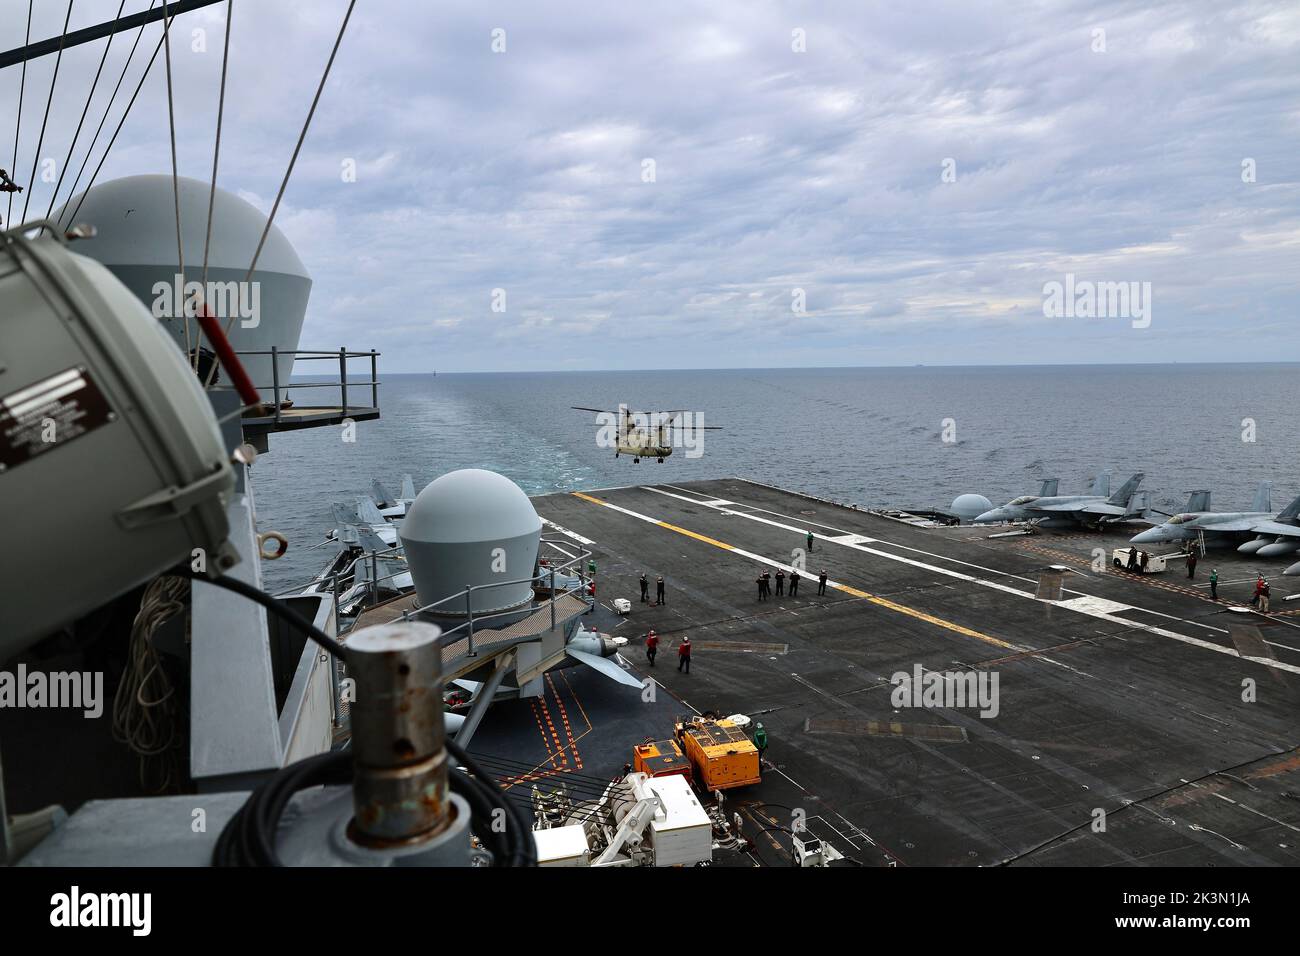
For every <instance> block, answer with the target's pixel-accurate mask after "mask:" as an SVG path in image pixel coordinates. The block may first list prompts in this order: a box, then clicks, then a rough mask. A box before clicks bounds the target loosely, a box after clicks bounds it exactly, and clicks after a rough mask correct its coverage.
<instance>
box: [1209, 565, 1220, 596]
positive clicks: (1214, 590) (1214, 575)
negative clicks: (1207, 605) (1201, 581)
mask: <svg viewBox="0 0 1300 956" xmlns="http://www.w3.org/2000/svg"><path fill="white" fill-rule="evenodd" d="M1218 599H1219V569H1218V568H1211V569H1210V600H1211V601H1217V600H1218Z"/></svg>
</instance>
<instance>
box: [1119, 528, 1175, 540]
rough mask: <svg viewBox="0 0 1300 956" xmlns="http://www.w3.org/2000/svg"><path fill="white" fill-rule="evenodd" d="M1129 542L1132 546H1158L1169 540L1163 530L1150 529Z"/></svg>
mask: <svg viewBox="0 0 1300 956" xmlns="http://www.w3.org/2000/svg"><path fill="white" fill-rule="evenodd" d="M1128 540H1129V543H1130V544H1157V543H1158V542H1161V541H1167V540H1169V539H1168V538H1167V537H1165V531H1164V529H1163V528H1159V527H1156V528H1148V529H1147V530H1146V531H1143V532H1141V533H1139V534H1135V535H1133V537H1131V538H1129V539H1128Z"/></svg>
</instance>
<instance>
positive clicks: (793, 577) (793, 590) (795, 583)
mask: <svg viewBox="0 0 1300 956" xmlns="http://www.w3.org/2000/svg"><path fill="white" fill-rule="evenodd" d="M798 596H799V572H798V571H797V570H795V571H791V572H790V597H798Z"/></svg>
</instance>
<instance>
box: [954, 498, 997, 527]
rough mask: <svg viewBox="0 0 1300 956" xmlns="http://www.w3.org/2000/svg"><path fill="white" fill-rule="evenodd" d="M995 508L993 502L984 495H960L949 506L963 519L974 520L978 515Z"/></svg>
mask: <svg viewBox="0 0 1300 956" xmlns="http://www.w3.org/2000/svg"><path fill="white" fill-rule="evenodd" d="M992 509H993V502H991V501H989V500H988V499H987V498H985V497H984V496H983V495H971V494H966V495H958V496H957V497H956V498H954V499H953V501H952V505H951V506H950V507H949V508H948V510H949V511H950V512H952V513H953V514H955V515H956V516H957V517H958V518H961V520H962V521H973V520H974V519H975V518H976V517H977V516H978V515H982V514H983V513H984V512H986V511H991V510H992Z"/></svg>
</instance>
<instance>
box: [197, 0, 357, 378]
mask: <svg viewBox="0 0 1300 956" xmlns="http://www.w3.org/2000/svg"><path fill="white" fill-rule="evenodd" d="M356 5H357V0H348V9H347V12H346V13H344V14H343V23H342V24H340V26H339V34H338V36H337V37H335V38H334V48H333V49H332V50H330V57H329V60H327V61H326V63H325V70H324V72H323V73H321V78H320V83H318V84H317V85H316V95H315V96H313V97H312V101H311V109H309V110H308V111H307V119H306V120H305V121H304V122H303V124H302V132H300V133H299V134H298V142H297V144H296V145H295V146H294V148H293V155H292V156H290V157H289V166H288V168H287V169H285V171H284V178H283V179H282V180H281V181H280V190H279V192H277V193H276V194H275V202H274V203H273V204H272V205H271V214H270V215H269V216H267V217H266V226H265V227H264V228H263V229H262V237H261V238H260V239H258V240H257V249H256V251H255V252H254V253H253V261H252V262H251V263H249V266H248V273H247V274H246V275H245V276H244V282H245V283H247V282H249V281H251V280H252V278H253V272H254V270H255V269H256V268H257V260H258V259H259V258H260V257H261V255H262V247H263V246H264V245H265V244H266V237H267V236H268V235H269V234H270V232H271V225H272V223H274V222H275V214H276V213H277V212H278V211H279V209H280V200H282V199H283V198H284V190H285V188H286V187H287V186H288V185H289V177H290V176H292V175H293V167H294V164H295V163H296V162H297V161H298V153H299V152H300V151H301V150H302V144H303V142H304V140H306V139H307V130H308V129H309V128H310V127H311V121H312V117H313V116H315V115H316V106H317V104H318V103H320V97H321V93H322V91H324V89H325V82H326V80H328V79H329V75H330V69H331V68H332V67H333V66H334V58H335V56H337V55H338V52H339V46H340V44H342V42H343V34H344V33H345V32H346V31H347V28H348V21H349V20H350V19H351V18H352V8H353V7H355V6H356ZM234 324H235V316H234V315H231V316H230V318H228V319H227V320H226V334H227V335H229V334H230V330H231V328H232V327H233V326H234ZM215 370H216V369H215V367H214V368H213V369H212V370H211V371H209V373H208V378H207V380H206V381H204V383H203V387H204V388H205V389H206V388H210V387H211V386H212V373H213V372H215ZM345 377H346V376H345Z"/></svg>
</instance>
